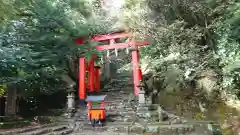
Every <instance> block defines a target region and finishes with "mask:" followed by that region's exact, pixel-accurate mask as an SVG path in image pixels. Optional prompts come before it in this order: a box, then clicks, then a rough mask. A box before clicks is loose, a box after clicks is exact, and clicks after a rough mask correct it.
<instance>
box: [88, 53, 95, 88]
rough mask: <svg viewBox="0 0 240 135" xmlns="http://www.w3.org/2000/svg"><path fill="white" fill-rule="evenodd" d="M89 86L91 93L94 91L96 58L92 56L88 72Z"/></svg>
mask: <svg viewBox="0 0 240 135" xmlns="http://www.w3.org/2000/svg"><path fill="white" fill-rule="evenodd" d="M88 84H89V91H90V92H93V91H94V57H93V56H92V58H91V60H90V62H89V71H88Z"/></svg>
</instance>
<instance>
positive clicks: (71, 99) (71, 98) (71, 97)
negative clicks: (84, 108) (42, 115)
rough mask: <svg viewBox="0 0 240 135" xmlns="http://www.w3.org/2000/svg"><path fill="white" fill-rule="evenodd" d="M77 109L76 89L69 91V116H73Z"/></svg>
mask: <svg viewBox="0 0 240 135" xmlns="http://www.w3.org/2000/svg"><path fill="white" fill-rule="evenodd" d="M74 110H75V94H74V91H69V93H68V96H67V113H68V114H67V116H68V117H72V115H73V112H74Z"/></svg>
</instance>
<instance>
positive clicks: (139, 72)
mask: <svg viewBox="0 0 240 135" xmlns="http://www.w3.org/2000/svg"><path fill="white" fill-rule="evenodd" d="M138 76H139V81H142V79H143V76H142V70H141V69H140V68H139V69H138Z"/></svg>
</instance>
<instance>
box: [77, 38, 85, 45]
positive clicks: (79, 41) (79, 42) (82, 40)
mask: <svg viewBox="0 0 240 135" xmlns="http://www.w3.org/2000/svg"><path fill="white" fill-rule="evenodd" d="M85 40H86V39H85V38H76V39H75V43H76V44H83V43H84V42H85Z"/></svg>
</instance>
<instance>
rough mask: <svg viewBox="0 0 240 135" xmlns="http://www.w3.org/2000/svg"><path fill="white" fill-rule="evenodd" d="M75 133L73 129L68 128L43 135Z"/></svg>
mask: <svg viewBox="0 0 240 135" xmlns="http://www.w3.org/2000/svg"><path fill="white" fill-rule="evenodd" d="M72 132H73V129H71V128H66V129H64V130H60V131H53V132H50V133H45V134H42V135H67V134H70V133H72Z"/></svg>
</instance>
